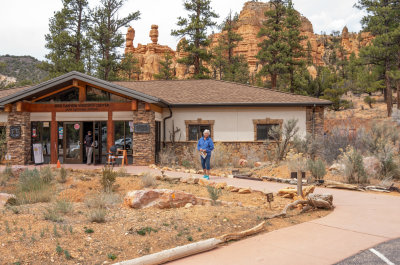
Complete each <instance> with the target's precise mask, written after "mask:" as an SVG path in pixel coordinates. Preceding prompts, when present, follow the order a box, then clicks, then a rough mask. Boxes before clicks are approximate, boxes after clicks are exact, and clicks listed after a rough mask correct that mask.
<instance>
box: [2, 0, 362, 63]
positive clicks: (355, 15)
mask: <svg viewBox="0 0 400 265" xmlns="http://www.w3.org/2000/svg"><path fill="white" fill-rule="evenodd" d="M0 1H1V2H3V3H1V9H0V54H13V55H32V56H34V57H37V58H39V59H44V55H45V54H46V53H47V51H46V49H45V47H44V45H45V40H44V35H45V34H46V33H47V32H48V23H49V18H50V17H51V16H52V15H53V13H54V12H55V11H57V10H59V9H60V8H61V0H36V1H32V0H12V1H11V0H0ZM98 1H99V0H91V1H90V3H91V6H94V5H95V4H96V3H98ZM4 2H7V3H4ZM182 2H183V1H182V0H147V1H143V0H140V1H139V0H128V1H127V2H126V4H125V6H124V7H123V9H122V10H121V13H120V16H123V15H126V14H127V13H129V12H133V11H137V10H140V12H141V14H142V15H141V19H140V20H138V21H134V22H133V23H132V26H133V27H134V28H135V30H136V38H135V41H134V43H135V45H137V43H142V44H146V43H149V42H150V38H149V36H148V35H149V31H150V26H151V25H152V24H158V25H159V32H160V36H159V43H160V44H162V45H168V46H170V47H172V48H174V49H175V47H176V44H177V42H178V39H176V38H175V37H173V36H171V35H170V32H171V29H174V28H176V21H177V17H178V16H185V12H184V10H183V6H182ZM245 2H246V0H213V1H212V6H213V8H214V10H215V11H216V12H217V13H218V14H219V15H220V18H219V19H218V22H219V23H220V22H221V21H222V20H223V18H225V17H226V16H227V15H228V13H229V10H232V11H233V12H240V10H241V9H242V7H243V4H244V3H245ZM356 2H357V1H356V0H336V1H332V0H294V4H295V8H296V9H297V10H299V12H300V13H302V14H303V15H304V16H306V17H307V18H308V19H310V21H311V22H312V24H313V27H314V31H315V32H316V33H319V32H321V31H325V32H327V33H330V32H331V31H332V30H342V28H343V27H344V25H347V26H348V28H349V30H350V31H359V30H360V29H361V26H360V23H359V21H360V19H361V17H362V15H363V13H362V12H361V11H360V10H357V9H355V8H353V5H354V3H356ZM122 33H124V34H125V33H126V32H125V29H123V32H122Z"/></svg>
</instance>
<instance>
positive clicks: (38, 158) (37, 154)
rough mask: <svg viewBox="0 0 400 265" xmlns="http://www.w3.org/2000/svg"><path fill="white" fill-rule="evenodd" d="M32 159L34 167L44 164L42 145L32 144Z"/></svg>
mask: <svg viewBox="0 0 400 265" xmlns="http://www.w3.org/2000/svg"><path fill="white" fill-rule="evenodd" d="M33 158H34V160H35V164H36V165H38V164H43V163H44V157H43V147H42V144H33Z"/></svg>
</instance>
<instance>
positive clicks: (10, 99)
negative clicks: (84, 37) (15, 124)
mask: <svg viewBox="0 0 400 265" xmlns="http://www.w3.org/2000/svg"><path fill="white" fill-rule="evenodd" d="M71 80H80V81H83V82H87V83H89V84H92V85H95V86H99V87H102V88H104V89H107V90H109V91H110V92H115V93H119V94H122V95H125V96H127V97H131V98H135V99H139V100H142V101H144V102H146V103H153V104H160V105H163V106H166V105H167V103H166V102H165V101H163V100H161V99H159V98H157V97H154V96H150V95H147V94H145V93H141V92H138V91H135V90H132V89H129V88H126V87H123V86H119V85H116V84H113V83H110V82H107V81H104V80H101V79H98V78H95V77H92V76H89V75H85V74H82V73H80V72H76V71H73V72H69V73H67V74H64V75H62V76H59V77H56V78H54V79H51V80H48V81H46V82H43V83H40V84H38V85H35V86H32V87H28V88H26V89H24V90H21V91H19V92H16V93H14V94H11V95H9V96H6V97H4V98H1V99H0V107H4V106H5V105H6V104H10V103H14V102H17V101H21V100H24V99H25V98H28V97H32V96H34V95H35V94H38V93H40V92H43V91H46V90H48V89H51V88H52V87H54V86H57V85H60V84H63V83H65V82H68V81H71Z"/></svg>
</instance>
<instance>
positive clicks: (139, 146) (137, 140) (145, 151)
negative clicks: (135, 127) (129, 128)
mask: <svg viewBox="0 0 400 265" xmlns="http://www.w3.org/2000/svg"><path fill="white" fill-rule="evenodd" d="M133 123H134V124H136V123H148V124H150V133H147V134H145V133H135V132H134V133H133V138H132V139H133V147H132V149H133V164H134V165H135V166H147V165H150V164H154V163H155V113H154V111H151V110H150V111H146V110H145V103H144V102H141V101H140V102H139V103H138V110H137V111H135V113H134V115H133Z"/></svg>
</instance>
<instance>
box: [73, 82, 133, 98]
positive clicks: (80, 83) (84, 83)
mask: <svg viewBox="0 0 400 265" xmlns="http://www.w3.org/2000/svg"><path fill="white" fill-rule="evenodd" d="M79 86H83V87H87V86H91V87H94V88H97V89H100V90H103V91H107V92H109V93H111V94H114V95H117V96H120V97H123V98H126V99H132V98H131V97H128V96H126V95H122V94H120V93H117V92H114V91H111V90H108V89H105V88H103V87H100V86H96V85H93V84H90V83H86V82H83V81H79Z"/></svg>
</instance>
